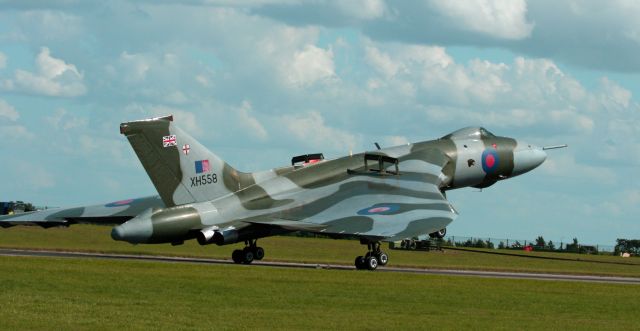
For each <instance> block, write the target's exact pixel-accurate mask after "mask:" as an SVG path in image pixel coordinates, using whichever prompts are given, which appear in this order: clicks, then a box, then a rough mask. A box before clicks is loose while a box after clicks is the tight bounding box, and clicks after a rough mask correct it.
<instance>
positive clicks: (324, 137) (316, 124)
mask: <svg viewBox="0 0 640 331" xmlns="http://www.w3.org/2000/svg"><path fill="white" fill-rule="evenodd" d="M282 121H283V122H284V125H285V128H286V129H287V130H288V131H289V132H290V133H291V134H292V135H293V136H294V138H297V139H299V140H301V141H304V142H305V144H308V145H309V146H310V147H313V148H330V149H331V150H333V151H337V152H342V153H345V152H346V151H347V150H350V149H353V147H354V146H356V145H357V138H356V136H355V135H353V134H351V133H348V132H345V131H342V130H340V129H336V128H332V127H330V126H327V125H326V124H325V123H324V118H323V117H322V115H321V114H320V113H318V112H316V111H312V112H309V113H307V114H302V115H286V116H283V117H282Z"/></svg>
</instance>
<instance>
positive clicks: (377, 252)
mask: <svg viewBox="0 0 640 331" xmlns="http://www.w3.org/2000/svg"><path fill="white" fill-rule="evenodd" d="M360 242H361V243H362V244H363V245H364V244H366V245H367V248H368V250H369V251H368V252H367V254H365V255H364V256H358V257H356V262H355V264H356V269H358V270H376V269H377V268H378V266H379V265H381V266H384V265H387V263H388V262H389V255H387V253H385V252H383V251H382V250H381V249H380V242H363V241H360Z"/></svg>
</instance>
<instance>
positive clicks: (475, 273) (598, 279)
mask: <svg viewBox="0 0 640 331" xmlns="http://www.w3.org/2000/svg"><path fill="white" fill-rule="evenodd" d="M0 256H22V257H49V258H75V259H110V260H133V261H152V262H159V263H197V264H234V263H233V262H232V261H230V260H225V259H210V258H193V257H171V256H152V255H132V254H107V253H87V252H72V251H51V250H27V249H0ZM241 266H244V267H247V268H251V267H272V268H298V269H332V270H345V271H353V272H368V271H360V270H358V271H356V269H355V267H354V266H347V265H339V264H317V263H297V262H277V261H254V262H253V263H252V264H250V265H241ZM375 272H400V273H414V274H425V275H445V276H456V277H460V276H466V277H484V278H509V279H532V280H547V281H576V282H595V283H610V284H635V285H640V278H636V277H613V276H592V275H568V274H546V273H528V272H527V273H525V272H522V273H521V272H502V271H480V270H452V269H428V268H426V269H425V268H405V267H389V266H385V267H379V268H378V269H377V270H376V271H375Z"/></svg>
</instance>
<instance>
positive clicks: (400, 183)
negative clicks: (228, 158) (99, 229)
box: [0, 116, 559, 270]
mask: <svg viewBox="0 0 640 331" xmlns="http://www.w3.org/2000/svg"><path fill="white" fill-rule="evenodd" d="M120 133H121V134H123V135H124V136H126V137H127V139H128V140H129V142H130V144H131V146H132V147H133V150H134V151H135V153H136V155H137V156H138V158H139V159H140V162H141V163H142V166H143V167H144V169H145V170H146V172H147V174H148V175H149V178H150V179H151V181H152V183H153V185H154V186H155V188H156V190H157V192H158V196H151V197H144V198H138V199H128V200H122V201H116V202H111V203H107V204H102V205H95V206H86V207H77V208H67V209H51V210H44V211H37V212H29V213H23V214H18V215H9V216H1V217H0V226H2V227H9V226H14V225H39V226H42V227H45V228H46V227H51V226H68V225H72V224H77V223H91V224H110V225H115V227H114V228H113V230H112V232H111V236H112V237H113V239H115V240H120V241H126V242H129V243H132V244H143V243H144V244H154V243H156V244H160V243H171V244H173V245H179V244H182V243H184V241H185V240H191V239H196V240H197V241H198V243H200V244H201V245H208V244H216V245H228V244H235V243H244V245H245V246H244V248H243V249H237V250H235V251H234V252H233V254H232V259H233V261H234V262H236V263H245V264H249V263H251V262H252V261H253V260H261V259H262V258H263V257H264V255H265V252H264V249H262V248H261V247H259V246H258V243H257V241H258V239H260V238H264V237H268V236H273V235H278V234H283V233H287V232H293V231H303V232H309V233H318V234H324V235H327V236H330V237H337V238H339V237H350V238H359V239H360V242H361V243H362V244H363V245H366V246H367V251H366V254H363V255H362V256H358V257H356V259H355V266H356V268H357V269H369V270H374V269H376V268H377V267H378V266H379V265H386V264H387V262H388V261H389V257H388V255H387V254H386V253H385V252H384V251H382V250H381V242H390V241H396V240H401V239H405V238H412V237H415V236H420V235H426V234H429V235H430V236H432V237H437V238H442V237H444V236H445V234H446V227H447V225H449V224H450V223H451V222H452V221H453V220H454V219H455V218H456V216H457V212H456V210H455V209H454V207H453V206H452V205H451V204H450V203H449V201H447V199H446V191H448V190H452V189H457V188H463V187H475V188H485V187H488V186H491V185H493V184H495V183H496V182H498V181H501V180H505V179H508V178H511V177H514V176H518V175H520V174H523V173H525V172H528V171H530V170H532V169H534V168H536V167H537V166H539V165H540V164H542V163H543V162H544V161H545V159H546V153H545V151H544V149H543V148H539V147H536V146H534V145H531V144H528V143H526V142H523V141H519V140H515V139H512V138H507V137H499V136H496V135H494V134H492V133H491V132H489V131H487V130H486V129H484V128H480V127H469V128H464V129H461V130H458V131H455V132H453V133H450V134H448V135H446V136H444V137H442V138H440V139H436V140H430V141H424V142H418V143H413V144H406V145H401V146H395V147H389V148H382V149H380V148H378V149H376V150H372V151H368V152H364V153H359V154H352V155H349V156H344V157H341V158H337V159H332V160H327V159H324V157H323V155H322V154H306V155H299V156H296V157H294V158H293V159H292V164H291V165H290V166H289V165H288V166H285V167H281V168H276V169H271V170H266V171H260V172H254V173H244V172H240V171H238V170H236V169H234V168H233V167H231V166H230V165H229V164H227V163H226V162H225V161H223V160H222V159H220V158H219V157H218V156H217V155H216V154H214V153H212V152H211V151H209V150H208V149H207V148H205V147H204V146H203V145H201V144H200V143H198V142H197V141H196V140H195V139H193V138H192V137H191V136H190V135H189V134H188V133H187V132H185V131H183V130H181V129H180V128H178V127H177V126H176V125H175V124H174V121H173V116H166V117H160V118H153V119H147V120H140V121H133V122H126V123H122V124H121V125H120ZM376 145H377V144H376ZM555 147H559V146H552V147H550V148H555Z"/></svg>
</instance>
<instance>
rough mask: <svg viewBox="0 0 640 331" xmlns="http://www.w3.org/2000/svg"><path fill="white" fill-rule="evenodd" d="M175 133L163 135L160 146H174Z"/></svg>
mask: <svg viewBox="0 0 640 331" xmlns="http://www.w3.org/2000/svg"><path fill="white" fill-rule="evenodd" d="M176 145H177V143H176V135H175V134H172V135H170V136H164V137H162V146H163V147H171V146H176Z"/></svg>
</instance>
